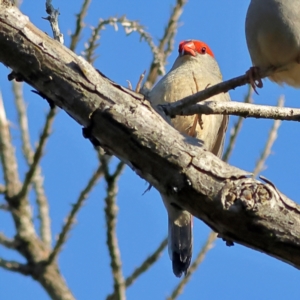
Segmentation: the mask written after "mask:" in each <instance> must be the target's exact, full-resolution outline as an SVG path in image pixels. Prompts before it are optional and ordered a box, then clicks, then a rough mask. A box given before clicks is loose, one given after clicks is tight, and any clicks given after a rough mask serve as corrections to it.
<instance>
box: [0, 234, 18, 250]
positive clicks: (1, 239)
mask: <svg viewBox="0 0 300 300" xmlns="http://www.w3.org/2000/svg"><path fill="white" fill-rule="evenodd" d="M0 245H2V246H4V247H6V248H8V249H16V247H17V242H16V240H14V239H9V238H8V237H6V236H5V235H4V234H3V233H2V232H0Z"/></svg>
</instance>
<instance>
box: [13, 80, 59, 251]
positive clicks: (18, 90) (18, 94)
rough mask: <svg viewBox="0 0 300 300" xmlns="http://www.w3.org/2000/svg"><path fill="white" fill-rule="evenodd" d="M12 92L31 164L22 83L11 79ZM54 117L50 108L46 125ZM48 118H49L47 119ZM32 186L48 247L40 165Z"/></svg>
mask: <svg viewBox="0 0 300 300" xmlns="http://www.w3.org/2000/svg"><path fill="white" fill-rule="evenodd" d="M12 85H13V93H14V96H15V97H14V98H15V105H16V108H17V112H18V117H19V125H20V130H21V139H22V148H23V154H24V157H25V160H26V162H27V165H28V166H31V165H32V163H33V157H34V152H33V150H32V148H31V143H30V136H29V129H28V119H27V113H26V107H25V103H24V98H23V93H22V87H23V85H22V84H21V83H19V82H16V81H13V84H12ZM54 117H55V114H53V111H52V110H50V113H48V115H47V117H46V126H47V124H48V123H49V121H50V123H52V120H51V119H52V118H54ZM49 118H50V120H49ZM32 181H33V186H34V190H35V193H36V202H37V208H38V212H39V216H38V217H39V219H40V222H41V224H40V235H41V239H42V241H43V242H44V243H45V245H46V246H47V247H48V248H49V249H50V246H51V226H50V217H49V206H48V200H47V197H46V194H45V190H44V186H43V176H42V170H41V166H40V165H37V166H36V171H35V173H34V176H33V180H32Z"/></svg>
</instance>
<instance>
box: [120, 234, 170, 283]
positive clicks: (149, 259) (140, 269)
mask: <svg viewBox="0 0 300 300" xmlns="http://www.w3.org/2000/svg"><path fill="white" fill-rule="evenodd" d="M167 245H168V239H167V238H165V239H164V240H163V241H162V242H161V243H160V245H159V246H158V247H157V249H156V250H155V251H154V252H153V253H152V254H151V255H150V256H148V257H147V258H146V259H145V260H144V261H143V263H142V264H141V265H140V266H139V267H137V268H136V269H135V270H134V271H133V272H132V274H131V275H130V276H128V277H127V278H126V280H125V284H126V287H129V286H130V285H132V284H133V282H134V281H135V280H136V279H137V278H138V277H139V276H140V275H142V274H143V273H145V272H146V271H147V270H148V269H149V268H150V267H151V266H152V265H153V264H154V263H155V262H156V261H157V260H158V259H159V257H160V256H161V254H162V252H163V250H164V249H165V248H166V246H167Z"/></svg>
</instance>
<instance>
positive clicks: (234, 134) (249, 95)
mask: <svg viewBox="0 0 300 300" xmlns="http://www.w3.org/2000/svg"><path fill="white" fill-rule="evenodd" d="M252 94H253V89H252V87H251V85H249V86H248V93H247V95H246V97H245V99H244V103H252ZM244 120H245V118H243V117H239V118H238V120H237V122H236V123H235V124H234V125H233V127H232V128H231V130H230V137H229V143H228V146H227V148H226V150H225V151H224V154H223V157H222V160H223V161H225V162H229V159H230V156H231V154H232V151H233V148H234V146H235V142H236V139H237V137H238V134H239V132H240V130H241V128H242V124H243V122H244Z"/></svg>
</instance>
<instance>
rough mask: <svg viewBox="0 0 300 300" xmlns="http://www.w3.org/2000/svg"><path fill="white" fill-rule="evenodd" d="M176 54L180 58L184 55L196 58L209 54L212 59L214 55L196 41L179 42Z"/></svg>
mask: <svg viewBox="0 0 300 300" xmlns="http://www.w3.org/2000/svg"><path fill="white" fill-rule="evenodd" d="M178 52H179V56H180V57H182V56H185V55H191V56H197V55H205V54H209V55H210V56H211V57H214V54H213V52H212V51H211V49H210V48H209V47H208V45H207V44H205V43H204V42H201V41H197V40H186V41H182V42H180V44H179V47H178Z"/></svg>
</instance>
